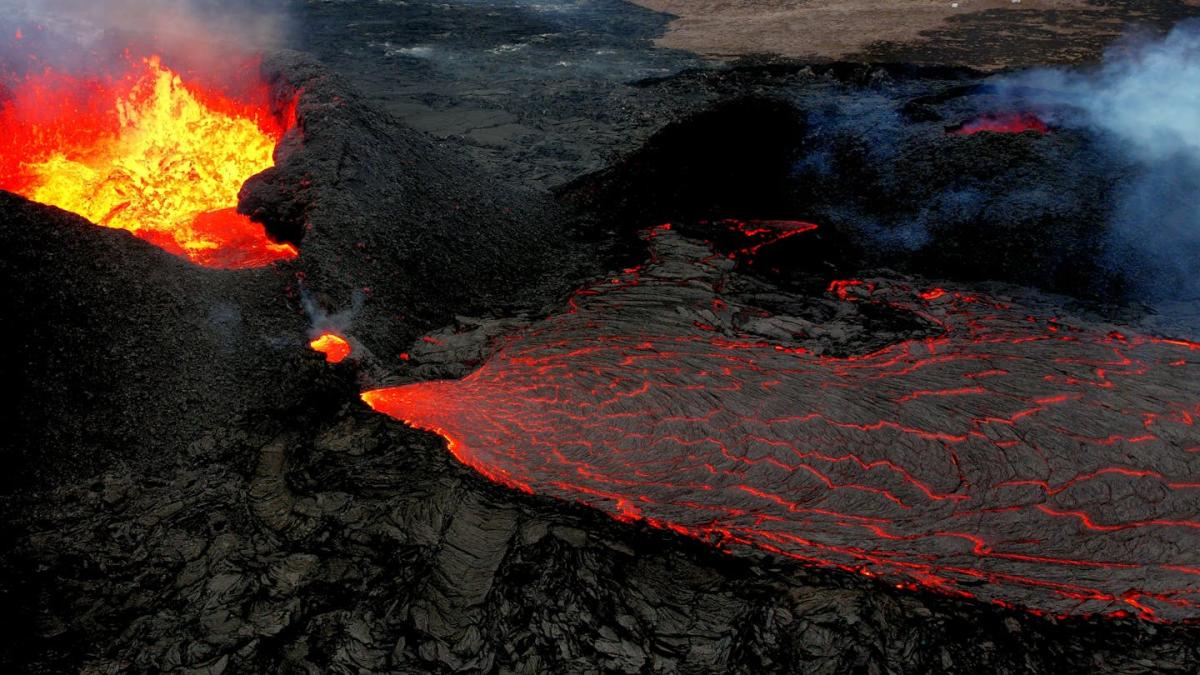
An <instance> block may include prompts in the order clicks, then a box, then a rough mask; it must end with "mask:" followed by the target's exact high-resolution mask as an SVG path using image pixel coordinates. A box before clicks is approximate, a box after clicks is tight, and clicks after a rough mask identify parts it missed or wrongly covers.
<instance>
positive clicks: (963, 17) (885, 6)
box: [632, 0, 1200, 69]
mask: <svg viewBox="0 0 1200 675" xmlns="http://www.w3.org/2000/svg"><path fill="white" fill-rule="evenodd" d="M632 1H633V2H634V3H636V4H638V5H642V6H644V7H647V8H650V9H653V10H656V11H660V12H666V13H668V14H672V15H674V16H676V17H678V18H676V19H675V20H674V21H672V22H671V24H670V26H669V28H668V30H667V33H666V34H665V35H664V36H663V37H662V38H660V39H659V41H658V44H659V46H662V47H670V48H675V49H683V50H687V51H692V52H696V53H699V54H704V55H707V56H712V57H717V58H733V57H738V56H746V55H757V54H768V55H777V56H784V57H791V58H802V59H818V60H841V59H845V60H863V61H906V62H913V63H937V64H947V65H965V66H973V67H977V68H984V69H996V68H1003V67H1013V66H1028V65H1035V64H1042V63H1076V62H1080V61H1088V60H1093V59H1095V58H1097V57H1098V56H1099V55H1100V54H1101V53H1102V51H1103V49H1104V47H1105V46H1106V45H1108V44H1109V43H1111V42H1112V40H1114V39H1115V38H1117V37H1118V36H1120V35H1121V34H1123V33H1126V32H1129V31H1131V30H1136V29H1138V28H1142V29H1146V28H1148V29H1149V30H1150V31H1151V32H1161V31H1162V30H1165V29H1167V28H1169V27H1170V26H1171V25H1173V24H1174V23H1175V22H1177V21H1179V20H1182V19H1185V18H1187V17H1190V16H1195V15H1200V0H1140V1H1136V2H1134V1H1129V0H1056V1H1052V0H1019V1H1018V2H1014V1H1013V0H958V1H957V2H955V1H954V0H891V1H880V0H840V1H836V2H835V1H832V0H632Z"/></svg>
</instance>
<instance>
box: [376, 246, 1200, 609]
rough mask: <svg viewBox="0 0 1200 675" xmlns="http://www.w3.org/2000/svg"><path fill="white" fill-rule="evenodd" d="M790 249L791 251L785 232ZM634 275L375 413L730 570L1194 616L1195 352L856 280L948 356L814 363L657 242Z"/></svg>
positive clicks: (791, 326)
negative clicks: (701, 552)
mask: <svg viewBox="0 0 1200 675" xmlns="http://www.w3.org/2000/svg"><path fill="white" fill-rule="evenodd" d="M797 231H803V230H797ZM649 239H650V240H651V243H652V246H653V255H654V260H653V262H652V263H651V264H649V265H648V266H646V267H645V268H636V269H631V270H627V271H626V273H625V274H623V275H621V276H619V277H617V278H614V279H610V280H606V281H605V282H603V283H599V284H596V285H594V286H591V287H588V288H586V289H585V290H583V291H581V292H580V293H579V294H578V295H577V296H576V297H575V298H574V299H573V300H572V302H571V305H570V306H571V309H570V311H569V312H567V313H565V314H562V315H559V316H553V317H550V318H548V319H546V320H545V321H543V322H541V323H538V324H534V325H532V326H530V327H528V328H527V329H524V330H521V331H518V332H516V333H515V334H512V335H510V336H509V337H508V338H505V339H503V340H501V342H500V344H499V346H498V349H497V351H496V352H495V353H494V355H493V356H492V357H491V358H490V359H489V360H487V361H486V362H485V363H484V364H483V365H482V367H480V368H479V369H478V370H476V371H474V372H472V373H471V374H470V375H468V376H467V377H465V378H463V379H461V380H455V381H429V382H418V383H415V384H410V385H407V386H401V387H396V388H391V389H383V390H377V391H370V392H367V393H365V394H364V395H363V398H364V400H365V401H366V402H367V403H368V404H370V405H371V406H372V407H374V408H375V409H377V410H379V411H381V412H384V413H387V414H389V415H392V416H394V417H396V418H399V419H401V420H404V421H407V422H408V423H409V424H411V425H413V426H416V427H419V428H423V429H427V430H431V431H434V432H436V433H438V434H440V435H442V436H443V437H445V439H446V440H447V443H448V445H449V450H450V451H451V452H452V453H453V454H454V455H455V457H457V458H458V459H460V460H461V461H462V462H464V463H466V464H468V465H470V466H472V467H474V468H476V469H477V470H478V471H480V472H481V473H483V474H485V475H487V476H489V477H491V478H493V479H494V480H497V481H499V482H502V483H505V484H508V485H511V486H514V487H517V488H520V489H523V490H526V491H532V492H538V493H545V494H550V495H554V496H557V497H561V498H565V499H573V500H578V501H582V502H584V503H587V504H591V505H594V506H596V507H598V508H601V509H604V510H606V511H608V512H609V513H611V514H612V515H614V516H615V517H617V518H619V519H623V520H631V521H633V520H643V521H645V522H648V523H650V524H652V525H655V526H658V527H663V528H669V529H672V530H675V531H677V532H680V533H683V534H686V535H689V536H692V537H696V538H699V539H703V540H705V541H709V542H711V543H714V544H717V545H721V546H726V545H737V544H747V545H753V546H757V547H760V548H763V549H767V550H770V551H774V552H777V553H779V554H782V555H785V556H789V557H793V558H797V559H800V560H803V561H808V562H812V563H816V564H819V565H828V566H835V567H839V568H843V569H847V570H854V571H859V572H861V573H863V574H867V575H872V576H875V575H881V576H884V577H885V578H887V579H889V580H890V581H891V582H893V583H895V584H897V585H902V586H907V585H922V586H925V587H931V588H935V589H938V590H940V591H943V592H947V593H950V594H954V595H959V596H964V597H975V598H980V599H984V600H989V601H992V602H996V603H999V604H1005V605H1008V604H1014V605H1018V606H1021V607H1025V608H1028V609H1032V610H1035V611H1045V612H1052V613H1056V614H1083V613H1095V612H1108V613H1116V614H1137V615H1139V616H1142V617H1144V618H1155V619H1164V620H1172V619H1192V618H1196V617H1198V616H1200V581H1198V580H1200V557H1198V555H1197V551H1198V550H1200V546H1198V544H1200V521H1198V520H1197V519H1196V513H1197V512H1198V510H1200V481H1197V480H1196V476H1197V475H1200V466H1198V464H1197V463H1198V462H1200V434H1197V432H1196V418H1197V417H1198V416H1200V396H1198V395H1197V392H1196V390H1195V388H1194V386H1193V385H1190V384H1189V383H1191V382H1194V381H1195V378H1196V377H1197V372H1196V371H1197V369H1198V368H1200V345H1197V344H1194V343H1190V342H1187V341H1182V340H1166V339H1159V338H1151V337H1144V336H1136V335H1126V334H1123V333H1120V332H1117V331H1115V330H1113V329H1111V328H1110V327H1102V326H1073V325H1070V324H1069V323H1066V322H1062V321H1059V320H1058V319H1055V318H1053V317H1048V316H1037V315H1036V314H1035V313H1034V311H1031V310H1027V309H1023V308H1021V307H1019V306H1016V305H1014V304H1012V303H1010V302H1008V301H1002V300H999V299H994V298H990V297H987V296H985V295H981V294H978V293H969V292H965V291H958V290H952V289H945V288H929V287H923V286H921V285H915V284H912V283H909V282H900V281H889V280H884V279H875V280H848V281H842V282H839V283H834V284H833V285H831V286H830V292H829V296H830V299H831V300H834V301H838V302H843V303H871V304H876V305H881V306H886V307H888V308H890V309H891V310H892V311H894V312H898V313H907V314H911V315H915V316H917V317H920V318H922V319H923V320H925V321H927V322H931V323H932V324H933V325H935V326H937V327H938V329H937V330H938V332H939V334H938V335H936V336H934V337H930V338H925V339H910V340H904V341H902V342H899V343H897V344H892V345H891V346H888V347H886V348H884V349H882V350H878V351H875V352H872V353H868V354H863V355H858V356H850V357H830V356H823V355H819V354H816V353H813V352H812V351H810V349H809V348H807V347H806V342H805V341H804V340H803V339H792V338H790V337H789V336H788V334H789V333H802V332H803V330H802V328H801V327H802V326H803V322H802V321H798V320H795V319H793V318H790V317H786V316H771V315H770V314H768V313H767V312H764V311H762V310H760V309H758V308H756V307H753V306H749V305H746V304H744V303H741V302H739V301H738V300H736V299H734V298H732V297H730V296H728V294H727V293H725V291H724V289H726V288H728V287H729V285H730V283H731V282H732V281H733V279H734V277H735V276H736V275H735V274H734V272H733V271H732V270H733V268H734V265H735V264H736V262H735V261H734V260H732V259H730V258H728V257H725V256H718V255H714V254H713V251H712V249H711V248H710V247H709V245H707V244H704V243H702V242H699V241H695V240H689V239H686V238H684V237H681V236H680V235H678V234H677V233H676V232H675V231H673V230H672V229H670V226H663V227H660V228H657V229H655V230H653V231H651V232H650V234H649Z"/></svg>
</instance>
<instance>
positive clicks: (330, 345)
mask: <svg viewBox="0 0 1200 675" xmlns="http://www.w3.org/2000/svg"><path fill="white" fill-rule="evenodd" d="M308 345H309V346H310V347H312V348H313V349H314V350H316V351H318V352H321V353H322V354H324V355H325V360H326V361H328V362H330V363H341V362H342V361H343V360H345V358H346V357H347V356H350V352H351V348H350V343H349V342H347V341H346V338H343V337H342V336H340V335H334V334H333V333H325V334H324V335H322V336H321V337H319V338H317V339H315V340H313V341H312V342H310V343H308Z"/></svg>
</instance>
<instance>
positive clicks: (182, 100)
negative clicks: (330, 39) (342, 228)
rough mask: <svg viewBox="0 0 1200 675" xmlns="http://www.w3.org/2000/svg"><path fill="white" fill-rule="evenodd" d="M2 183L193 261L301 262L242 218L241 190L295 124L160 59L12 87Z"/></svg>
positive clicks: (2, 138) (1, 138)
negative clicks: (111, 72) (189, 80)
mask: <svg viewBox="0 0 1200 675" xmlns="http://www.w3.org/2000/svg"><path fill="white" fill-rule="evenodd" d="M6 85H7V87H8V88H9V89H10V90H11V93H10V94H9V95H8V96H6V99H7V100H4V101H3V102H2V106H0V189H5V190H8V191H10V192H15V193H18V194H21V195H23V196H25V197H27V198H29V199H32V200H34V201H38V202H42V203H45V204H50V205H53V206H58V207H60V208H62V209H65V210H68V211H73V212H75V213H78V214H79V215H81V216H84V217H85V218H87V219H89V220H91V221H92V222H94V223H96V224H98V225H103V226H106V227H114V228H120V229H124V230H128V231H130V232H132V233H133V234H135V235H137V236H138V237H141V238H142V239H145V240H147V241H149V242H151V243H154V244H155V245H157V246H159V247H161V248H163V249H165V250H167V251H170V252H171V253H174V254H177V255H182V256H186V257H187V258H189V259H190V260H192V261H193V262H195V263H198V264H201V265H205V266H210V267H221V268H242V267H256V266H260V265H265V264H268V263H270V262H272V261H275V260H280V259H286V258H293V257H295V256H296V255H297V251H296V249H295V248H294V247H292V246H291V245H289V244H281V243H276V242H273V241H271V240H270V239H268V238H267V235H266V233H265V232H264V230H263V228H262V226H261V225H259V224H257V223H254V222H252V221H251V220H250V219H249V218H247V217H245V216H243V215H240V214H238V213H237V210H236V207H237V199H238V191H239V190H240V189H241V186H242V183H243V182H245V180H246V179H247V178H249V177H250V176H252V175H254V174H256V173H258V172H260V171H262V170H264V169H267V168H270V167H271V166H272V165H273V153H274V149H275V145H276V143H277V142H278V141H279V139H280V138H281V137H282V136H283V133H284V132H285V131H286V130H287V129H286V127H287V125H288V124H289V122H288V121H286V120H280V119H278V118H277V116H275V115H272V114H271V113H270V106H269V105H268V98H269V97H268V96H267V92H266V89H265V87H264V88H261V92H260V93H259V94H260V95H259V96H258V98H259V99H260V100H257V101H255V102H254V103H252V104H251V103H243V102H238V101H235V100H233V99H232V98H230V97H227V96H225V95H223V94H222V93H220V92H218V91H215V90H209V89H206V88H202V87H199V86H197V85H194V84H185V83H184V82H183V81H182V80H181V78H180V76H179V75H177V74H176V73H174V72H173V71H171V70H170V69H168V68H167V67H166V66H164V65H163V64H162V63H161V61H160V60H159V59H158V58H157V57H151V58H147V59H144V60H141V61H131V62H130V63H129V64H128V65H127V67H126V70H125V72H123V73H121V74H120V75H118V76H112V77H108V78H77V77H73V76H70V75H66V74H62V73H58V72H54V71H50V70H47V71H44V72H41V73H39V74H36V75H31V76H27V77H25V78H22V79H20V80H19V81H17V82H8V83H6Z"/></svg>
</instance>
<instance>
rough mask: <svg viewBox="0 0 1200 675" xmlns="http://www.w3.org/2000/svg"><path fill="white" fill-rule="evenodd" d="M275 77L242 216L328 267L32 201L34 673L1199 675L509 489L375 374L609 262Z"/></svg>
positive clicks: (9, 468)
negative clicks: (241, 261)
mask: <svg viewBox="0 0 1200 675" xmlns="http://www.w3.org/2000/svg"><path fill="white" fill-rule="evenodd" d="M267 72H268V73H274V75H272V77H273V78H274V81H275V82H276V83H277V84H278V85H279V93H280V95H281V96H283V97H285V98H286V96H288V95H290V93H291V92H293V91H294V90H296V89H297V88H299V89H300V90H301V91H302V92H303V93H302V95H301V99H300V105H299V118H300V129H301V131H300V132H297V135H298V136H300V138H299V139H297V138H296V137H293V138H291V139H289V140H288V141H287V142H286V143H285V144H284V147H283V149H282V150H281V154H280V157H279V167H278V168H277V169H276V170H274V171H271V172H268V173H267V174H265V175H263V176H261V177H260V178H258V179H256V180H254V181H252V182H251V184H250V185H249V186H248V187H247V189H246V192H245V194H244V195H243V197H244V199H243V207H244V208H245V209H247V210H249V211H251V212H253V213H255V214H257V215H258V217H259V218H260V219H262V220H264V221H267V222H268V223H269V225H270V227H271V228H272V230H273V231H274V232H276V233H277V234H279V235H281V236H284V237H287V238H291V239H293V240H295V239H296V238H297V237H299V244H300V250H301V256H300V258H299V259H298V260H297V261H293V262H288V263H282V264H278V265H276V266H275V267H272V268H268V269H264V270H256V271H238V272H223V271H214V270H202V269H197V268H194V267H191V266H189V265H188V264H186V263H184V262H182V261H180V260H177V259H175V258H172V257H171V256H169V255H167V254H165V253H163V252H161V251H158V250H157V249H155V248H153V247H152V246H150V245H148V244H146V243H144V242H141V241H139V240H137V239H135V238H133V237H132V236H130V235H128V234H126V233H124V232H117V231H112V230H106V229H102V228H96V227H94V226H92V225H90V224H88V223H86V222H84V221H83V220H81V219H79V218H76V217H73V216H70V215H67V214H63V213H62V212H59V211H57V210H55V209H51V208H48V207H42V206H38V205H33V204H31V203H29V202H26V201H24V200H21V199H19V198H16V197H12V196H8V195H3V196H0V281H2V282H3V284H4V286H5V292H4V294H2V297H3V300H2V302H3V303H4V305H3V316H4V317H5V334H6V337H7V339H8V341H9V342H8V345H9V347H8V349H6V353H5V356H6V359H5V361H4V363H5V366H4V368H5V370H4V372H3V375H4V376H5V378H6V381H10V382H16V383H17V391H18V395H19V397H20V400H19V401H17V402H16V403H15V404H12V405H10V406H9V407H7V408H6V410H5V412H6V417H5V420H4V424H3V427H4V430H5V431H4V433H5V437H4V442H3V448H2V452H3V459H4V461H5V465H4V466H5V470H6V481H7V484H6V486H5V489H4V490H3V492H2V493H0V495H2V496H0V509H3V511H4V513H5V514H6V518H5V519H4V521H3V524H2V526H0V566H2V567H3V568H4V570H5V574H4V575H3V576H2V577H0V599H3V607H4V612H3V613H2V614H0V616H2V619H0V621H3V625H2V626H0V636H3V637H2V638H0V664H2V665H3V666H4V667H5V668H7V669H8V670H12V671H32V672H62V671H82V672H111V671H120V670H131V671H164V670H188V671H193V672H274V671H283V672H360V671H391V672H479V671H488V672H522V673H523V672H530V673H532V672H594V671H609V672H631V673H632V672H678V671H683V672H795V671H797V670H801V671H811V672H827V673H840V672H862V673H875V672H911V673H925V672H934V671H943V672H963V671H970V670H974V671H984V672H1002V673H1003V672H1011V673H1017V672H1030V671H1046V670H1060V671H1064V672H1092V671H1095V670H1111V671H1117V672H1128V673H1136V672H1178V673H1191V672H1195V671H1196V668H1197V664H1198V663H1200V652H1198V651H1197V650H1198V648H1197V645H1198V644H1200V640H1197V629H1196V627H1194V626H1181V625H1165V626H1156V625H1151V624H1148V623H1145V622H1139V621H1135V620H1131V619H1123V620H1085V619H1069V620H1064V621H1058V620H1055V619H1052V618H1043V617H1038V616H1034V615H1031V614H1028V613H1024V612H1021V611H1017V610H1008V609H1003V608H1000V607H995V606H991V605H986V604H982V603H973V602H965V601H959V600H954V599H950V598H944V597H939V596H931V595H928V594H922V593H915V592H909V591H902V590H898V589H895V588H894V587H892V586H891V585H890V584H888V583H884V582H881V581H878V580H874V579H868V578H866V577H864V576H862V575H855V574H847V573H841V572H831V571H828V570H814V569H810V568H806V567H803V566H800V565H798V564H796V563H793V562H790V561H787V560H782V559H779V558H777V557H774V556H770V555H765V554H761V553H755V552H750V553H746V554H745V555H739V556H737V557H734V556H729V555H726V554H725V553H722V552H718V551H716V550H714V549H712V548H711V547H708V546H705V545H702V544H700V543H698V542H695V541H690V540H685V539H683V538H680V537H677V536H675V535H673V534H671V533H668V532H662V531H654V530H649V529H647V528H645V527H642V526H638V525H627V524H621V523H617V522H615V521H613V520H611V519H610V518H608V517H607V516H604V515H602V514H600V513H599V512H596V511H593V510H589V509H585V508H583V507H580V506H572V505H569V504H566V503H563V502H558V501H554V500H550V499H548V498H540V497H533V496H529V495H524V494H521V493H519V492H516V491H512V490H508V489H505V488H503V487H500V486H498V485H496V484H493V483H491V482H489V481H487V480H485V479H483V478H482V477H481V476H479V475H477V474H476V473H474V472H472V471H470V470H468V469H466V468H465V467H463V466H461V465H460V464H458V463H457V462H456V461H455V460H454V459H453V458H452V457H451V455H450V454H449V453H448V452H447V449H446V448H445V447H444V445H443V444H442V443H441V442H440V441H439V440H438V438H437V437H436V436H433V435H431V434H426V433H421V432H417V431H414V430H412V429H409V428H408V427H406V426H404V425H403V424H400V423H398V422H394V421H392V420H389V419H387V418H385V417H383V416H381V415H378V414H375V413H372V412H369V411H368V410H367V409H366V408H365V407H364V406H363V405H362V404H361V403H359V401H358V400H357V393H358V391H359V389H360V387H361V386H362V384H363V383H362V382H360V381H359V378H360V377H366V376H367V373H366V371H368V370H369V369H370V368H369V367H378V366H379V364H381V363H396V362H397V360H396V355H395V354H394V352H396V351H399V350H401V349H406V348H407V346H408V344H409V343H410V342H411V341H412V339H413V338H414V337H415V336H417V335H420V334H422V333H424V332H425V331H427V330H429V329H430V328H434V327H436V326H440V325H443V324H446V323H449V322H450V321H451V320H453V317H454V315H456V314H463V313H467V312H471V311H477V310H478V309H480V308H485V309H488V308H491V309H494V310H495V311H496V312H497V313H513V314H517V313H519V312H517V311H515V310H519V309H522V308H532V309H531V313H533V312H535V311H537V310H539V309H542V308H544V307H546V306H553V305H554V303H556V302H559V301H561V300H562V298H564V297H565V295H566V293H565V290H566V289H567V288H568V287H569V286H568V284H567V283H565V282H567V281H574V279H573V277H575V276H577V274H576V272H575V268H576V264H575V261H576V260H577V259H578V258H580V257H584V256H583V255H582V254H586V253H594V252H595V251H596V250H604V249H603V247H601V246H596V247H589V246H583V245H578V244H574V243H572V242H570V241H569V239H568V234H569V233H570V225H569V222H570V215H571V214H570V211H567V210H565V209H564V208H563V207H559V206H556V205H554V204H553V203H551V202H550V201H549V199H548V198H547V197H545V196H538V195H536V194H530V193H528V192H525V191H523V190H521V189H519V188H514V187H512V186H509V185H506V184H505V183H504V182H503V181H502V180H499V179H497V178H496V177H494V176H489V175H486V174H485V173H483V172H480V171H478V170H476V169H474V168H473V167H472V166H471V165H470V164H469V163H468V162H466V161H465V160H463V159H462V158H461V157H458V156H457V155H458V153H457V151H456V150H455V149H454V148H453V147H450V146H448V145H444V144H438V143H434V142H432V141H429V140H428V139H425V138H423V137H421V136H419V135H418V134H415V133H414V132H412V131H411V130H410V129H407V128H405V127H404V126H403V125H400V124H398V123H396V122H395V121H394V120H393V119H391V118H390V117H389V116H387V115H385V114H383V113H380V112H379V111H378V110H376V109H375V108H374V107H373V106H371V105H367V104H366V103H364V102H363V101H362V99H361V98H360V97H358V96H357V95H355V94H354V93H353V92H352V91H351V90H350V89H349V88H348V87H345V86H344V85H342V84H340V83H339V82H338V79H337V77H335V76H333V75H331V74H329V73H327V72H325V71H324V70H323V69H321V68H320V66H318V65H317V64H315V63H312V62H311V61H308V60H306V59H305V58H303V57H301V56H298V55H294V54H285V55H281V56H278V57H276V58H275V59H274V60H273V61H271V62H270V63H268V66H267ZM685 85H686V86H690V84H687V83H684V85H678V84H676V85H670V84H668V85H664V88H669V87H670V86H685ZM839 86H840V85H839ZM713 91H714V90H713V89H708V90H705V92H702V93H701V94H697V96H699V97H700V98H704V97H708V96H712V95H714V94H713ZM696 100H698V99H690V103H688V104H687V105H694V104H695V101H696ZM681 107H684V108H686V107H687V106H686V105H685V106H681ZM784 114H785V115H790V113H786V111H784ZM780 118H782V116H780ZM297 141H299V142H297ZM614 178H615V182H614V184H620V182H621V176H615V177H614ZM682 194H684V195H685V196H686V195H687V194H688V193H682ZM692 194H694V193H692ZM456 202H457V203H458V204H457V205H458V208H457V209H456V208H455V203H456ZM669 206H670V205H667V207H668V208H669ZM604 207H605V204H603V203H597V204H594V205H592V206H588V207H587V208H591V209H596V208H600V209H602V208H604ZM505 209H510V210H511V211H510V212H507V213H506V211H505ZM564 213H565V214H567V215H564ZM586 215H588V216H589V217H590V219H591V221H592V222H597V221H599V220H600V216H599V215H597V214H596V213H590V214H586ZM756 215H758V214H756ZM309 225H311V228H310V227H309ZM593 234H596V233H594V232H593ZM595 238H596V239H604V236H603V234H602V233H601V234H598V235H597V236H596V237H595ZM596 257H597V258H598V257H599V256H596ZM590 264H591V265H594V266H598V265H601V262H599V261H598V260H592V261H591V263H590ZM297 273H303V292H304V293H305V294H307V297H308V298H309V299H310V300H311V302H312V303H315V304H316V305H318V306H319V307H321V308H322V309H323V310H324V311H325V312H328V313H337V312H339V311H340V310H344V309H347V308H351V309H353V308H354V307H355V305H356V301H355V295H356V293H361V294H362V295H363V296H364V297H365V299H364V300H361V301H360V302H361V305H360V306H359V309H358V313H357V314H354V315H353V318H352V320H351V321H349V322H348V323H347V324H346V325H345V326H344V328H345V330H346V332H348V333H349V334H350V336H351V337H353V338H354V339H355V340H357V341H359V342H360V343H361V345H362V347H363V351H362V353H360V354H359V355H357V356H353V357H351V359H350V360H348V361H347V362H345V363H344V365H341V366H336V367H333V366H328V365H326V364H325V363H324V361H323V360H322V359H321V357H320V356H319V355H317V354H315V353H312V352H311V351H310V350H308V349H307V347H306V344H305V342H306V340H307V338H308V330H309V328H311V326H312V318H311V317H310V316H309V315H308V314H306V313H305V308H304V305H303V299H302V296H301V291H300V286H299V285H298V284H297ZM368 288H369V289H370V291H369V292H368V291H367V290H365V289H368ZM841 318H842V319H845V320H846V321H851V319H852V317H849V316H842V317H841ZM858 318H861V317H858ZM770 327H771V326H767V327H766V328H770ZM852 336H853V337H855V338H856V339H857V338H859V337H861V338H862V341H863V343H868V342H869V340H870V338H871V336H863V333H862V331H859V332H856V333H852ZM830 342H831V343H832V344H841V343H840V342H839V341H837V340H834V339H833V338H830ZM367 352H370V353H373V354H374V356H375V358H370V357H369V356H368V355H367ZM479 354H480V352H478V351H476V352H472V358H479V357H480V356H479ZM357 358H363V359H365V360H364V361H363V362H358V361H356V359H357ZM397 369H399V366H397Z"/></svg>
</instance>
